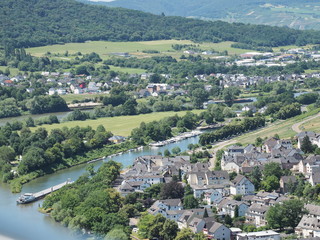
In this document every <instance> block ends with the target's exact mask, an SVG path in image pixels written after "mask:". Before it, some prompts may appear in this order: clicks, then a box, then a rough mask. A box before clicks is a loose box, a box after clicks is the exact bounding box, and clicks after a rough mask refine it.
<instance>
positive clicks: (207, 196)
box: [203, 189, 225, 205]
mask: <svg viewBox="0 0 320 240" xmlns="http://www.w3.org/2000/svg"><path fill="white" fill-rule="evenodd" d="M223 190H224V189H223ZM223 190H220V189H211V191H207V192H205V193H204V199H203V201H204V202H206V203H207V204H208V205H214V204H217V203H219V202H221V200H222V199H223V196H225V192H224V191H223Z"/></svg>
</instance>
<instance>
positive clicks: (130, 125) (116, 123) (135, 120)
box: [32, 110, 203, 136]
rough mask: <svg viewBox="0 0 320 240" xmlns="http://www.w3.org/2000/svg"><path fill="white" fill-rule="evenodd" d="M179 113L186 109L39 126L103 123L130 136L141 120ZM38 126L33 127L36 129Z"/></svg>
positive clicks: (116, 133)
mask: <svg viewBox="0 0 320 240" xmlns="http://www.w3.org/2000/svg"><path fill="white" fill-rule="evenodd" d="M202 111H203V110H194V111H192V112H193V113H196V114H199V113H200V112H202ZM175 114H178V116H183V115H185V114H186V111H181V112H159V113H150V114H142V115H137V116H119V117H112V118H110V117H109V118H99V119H96V120H87V121H72V122H63V123H60V124H52V125H42V126H39V127H44V128H46V129H47V131H50V130H52V129H54V128H62V127H74V126H77V125H78V126H80V127H86V126H91V127H92V128H94V129H96V128H97V126H99V125H100V124H101V125H103V126H104V127H105V128H106V129H107V130H108V131H111V132H112V133H113V134H115V135H121V136H129V135H130V133H131V130H132V129H134V128H136V127H138V126H139V125H140V123H141V122H145V123H148V122H152V121H155V120H160V119H162V118H165V117H169V116H174V115H175ZM35 129H36V128H32V130H35Z"/></svg>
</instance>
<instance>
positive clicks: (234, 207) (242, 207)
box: [218, 198, 249, 218]
mask: <svg viewBox="0 0 320 240" xmlns="http://www.w3.org/2000/svg"><path fill="white" fill-rule="evenodd" d="M248 208H249V204H247V203H245V202H242V201H236V200H233V199H230V198H224V199H223V200H222V201H221V202H220V203H219V204H218V212H219V215H229V216H230V217H232V218H234V217H235V216H238V217H243V216H245V214H246V212H247V210H248ZM236 211H238V212H237V213H236Z"/></svg>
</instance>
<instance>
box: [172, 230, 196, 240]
mask: <svg viewBox="0 0 320 240" xmlns="http://www.w3.org/2000/svg"><path fill="white" fill-rule="evenodd" d="M193 236H194V234H193V232H192V231H191V229H190V228H183V229H182V230H181V231H180V232H178V234H177V236H176V238H175V239H174V240H192V239H193Z"/></svg>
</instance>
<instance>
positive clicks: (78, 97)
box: [60, 93, 106, 104]
mask: <svg viewBox="0 0 320 240" xmlns="http://www.w3.org/2000/svg"><path fill="white" fill-rule="evenodd" d="M60 96H61V97H62V98H63V99H64V100H65V101H66V102H67V103H68V104H69V103H72V101H73V100H78V101H81V100H84V99H94V98H96V97H100V96H106V93H95V94H88V93H85V94H66V95H60Z"/></svg>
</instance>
